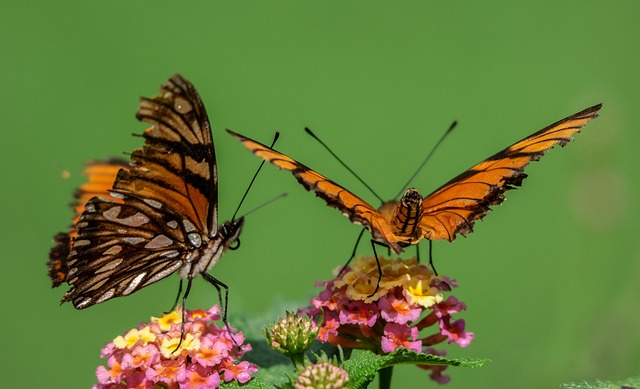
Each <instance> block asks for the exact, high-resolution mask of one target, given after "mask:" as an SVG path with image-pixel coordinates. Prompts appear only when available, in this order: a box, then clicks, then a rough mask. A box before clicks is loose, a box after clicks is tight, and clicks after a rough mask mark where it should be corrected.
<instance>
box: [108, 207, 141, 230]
mask: <svg viewBox="0 0 640 389" xmlns="http://www.w3.org/2000/svg"><path fill="white" fill-rule="evenodd" d="M120 211H122V207H121V206H119V205H117V206H113V207H111V208H109V209H107V210H106V211H104V212H103V213H102V216H104V217H105V219H107V220H110V221H113V222H117V223H120V224H124V225H125V226H129V227H140V226H141V225H143V224H146V223H148V222H149V217H147V215H145V214H143V213H140V212H136V213H135V214H134V215H132V216H127V217H124V218H122V219H119V218H118V216H119V215H120Z"/></svg>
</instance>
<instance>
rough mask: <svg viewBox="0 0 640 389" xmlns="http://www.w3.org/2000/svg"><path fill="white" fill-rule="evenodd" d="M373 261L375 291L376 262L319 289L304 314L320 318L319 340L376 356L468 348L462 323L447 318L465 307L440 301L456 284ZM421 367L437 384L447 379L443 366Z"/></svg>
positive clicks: (409, 263)
mask: <svg viewBox="0 0 640 389" xmlns="http://www.w3.org/2000/svg"><path fill="white" fill-rule="evenodd" d="M378 258H379V260H380V266H381V268H382V279H381V280H380V283H379V286H378V290H377V291H376V284H377V283H378V268H377V265H376V262H375V257H366V258H358V259H356V260H355V261H354V263H353V266H352V267H350V268H349V267H348V268H347V269H345V271H344V272H343V273H342V274H341V275H339V276H337V277H336V278H334V279H332V280H329V281H324V282H319V283H318V285H319V286H324V287H325V289H324V290H323V291H322V292H320V294H319V295H318V296H317V297H315V298H313V299H312V300H311V304H312V308H310V309H308V310H306V311H305V313H307V314H309V315H310V316H312V317H318V316H320V315H322V316H323V320H322V325H321V326H320V331H319V334H318V340H320V341H322V342H329V343H331V344H333V345H335V346H342V347H344V348H355V349H366V350H371V351H374V352H376V353H380V354H382V353H385V354H386V353H390V352H392V351H394V350H396V349H397V348H400V347H404V348H407V349H409V350H413V351H415V352H418V353H420V352H424V353H430V354H438V355H443V353H444V351H436V350H434V349H432V348H431V347H430V346H433V345H436V344H438V343H441V342H443V341H445V340H447V341H448V343H457V344H458V345H459V346H460V347H466V346H468V345H469V343H470V342H471V340H472V339H473V333H472V332H465V322H464V320H462V319H458V320H455V321H452V318H451V315H453V314H455V313H457V312H460V311H462V310H464V309H466V305H465V304H464V303H462V302H460V301H458V300H457V299H456V298H455V297H453V296H449V297H448V298H447V299H446V300H445V299H444V297H443V294H442V292H446V291H450V290H451V288H452V287H456V286H457V284H456V282H455V280H451V279H449V278H448V277H443V276H435V275H434V273H433V272H432V271H431V270H430V269H429V268H428V267H427V266H425V265H421V264H419V263H418V262H417V260H416V259H415V258H412V259H407V260H402V259H400V258H397V259H387V258H384V257H380V256H379V257H378ZM374 292H375V293H374ZM436 324H437V326H436ZM432 327H433V328H432ZM429 329H432V331H431V334H430V335H427V336H424V337H422V338H421V337H420V335H419V332H420V331H422V330H425V331H428V330H429ZM421 367H423V368H426V369H430V370H432V375H431V378H432V379H433V380H435V381H437V382H439V383H446V382H448V381H449V379H450V378H449V377H448V376H442V375H441V372H442V370H444V367H442V366H421Z"/></svg>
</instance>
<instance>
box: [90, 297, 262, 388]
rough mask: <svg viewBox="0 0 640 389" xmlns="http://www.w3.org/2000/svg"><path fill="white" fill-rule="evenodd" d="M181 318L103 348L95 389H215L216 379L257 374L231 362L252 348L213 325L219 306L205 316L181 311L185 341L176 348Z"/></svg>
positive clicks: (154, 321) (158, 321) (142, 328)
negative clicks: (103, 361)
mask: <svg viewBox="0 0 640 389" xmlns="http://www.w3.org/2000/svg"><path fill="white" fill-rule="evenodd" d="M181 319H182V312H181V309H180V308H178V309H177V310H175V311H173V312H170V313H168V314H166V315H164V316H163V317H161V318H151V322H150V323H142V324H140V325H139V326H138V327H137V328H134V329H132V330H130V331H129V332H127V333H126V334H125V335H123V336H118V337H117V338H115V339H114V340H113V342H110V343H108V344H107V345H106V346H105V347H104V348H103V349H102V353H101V356H102V357H103V358H107V365H108V368H106V367H104V366H99V367H98V369H97V371H96V375H97V377H98V382H99V384H98V385H94V389H102V388H104V389H112V388H156V387H163V388H169V389H173V388H175V389H178V388H180V389H196V388H217V387H218V386H220V382H221V380H224V381H226V382H229V381H232V380H236V381H238V382H240V383H245V382H247V381H249V380H250V379H251V375H252V374H253V373H254V372H256V371H257V370H258V367H257V366H256V365H254V364H250V363H249V362H246V361H243V362H240V363H236V361H237V360H239V359H240V358H242V356H243V355H244V353H245V352H247V351H249V350H251V346H250V345H249V344H246V345H242V343H243V342H244V336H243V335H242V333H241V332H235V333H233V332H229V331H228V330H227V328H226V327H224V326H223V327H222V328H221V327H218V326H217V325H216V324H215V323H213V320H220V309H219V308H218V306H213V307H212V308H211V309H209V310H208V311H204V310H200V309H196V310H193V311H189V310H187V311H186V314H185V323H184V337H183V339H182V343H181V344H180V347H179V348H177V347H178V344H179V343H180V336H181V332H182V330H181V327H182V320H181ZM231 337H233V340H235V343H234V341H233V340H232V338H231ZM236 344H237V345H238V346H240V348H238V346H236ZM176 348H177V349H176Z"/></svg>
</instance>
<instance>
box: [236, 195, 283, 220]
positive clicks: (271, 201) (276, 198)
mask: <svg viewBox="0 0 640 389" xmlns="http://www.w3.org/2000/svg"><path fill="white" fill-rule="evenodd" d="M284 197H287V192H284V193H280V194H279V195H277V196H276V197H274V198H272V199H271V200H268V201H266V202H264V203H262V204H260V205H258V206H257V207H255V208H254V209H252V210H250V211H249V212H247V213H245V214H244V215H242V216H241V217H246V216H247V215H249V214H252V213H254V212H255V211H257V210H259V209H260V208H262V207H264V206H267V205H269V204H271V203H273V202H274V201H276V200H280V199H281V198H284Z"/></svg>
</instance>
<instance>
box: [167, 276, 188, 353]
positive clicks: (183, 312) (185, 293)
mask: <svg viewBox="0 0 640 389" xmlns="http://www.w3.org/2000/svg"><path fill="white" fill-rule="evenodd" d="M191 282H193V278H189V281H187V290H185V292H184V296H182V323H181V325H180V341H179V342H178V345H177V346H176V349H175V350H173V352H172V354H173V353H175V352H176V351H178V349H179V348H180V346H182V339H183V338H184V322H185V319H186V316H187V309H186V308H185V305H186V304H187V297H189V292H191ZM180 287H181V288H182V280H181V281H180ZM178 296H180V295H178Z"/></svg>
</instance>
